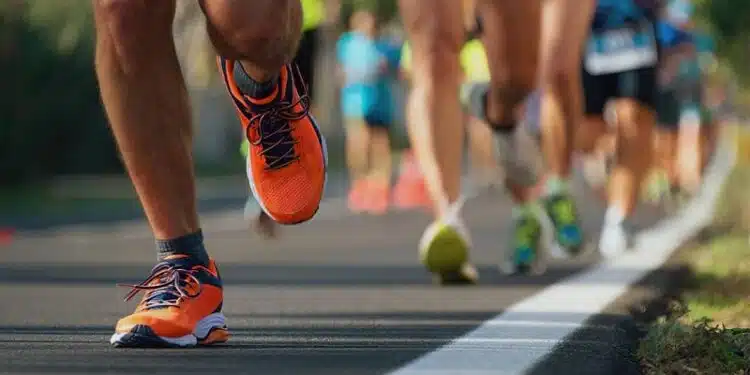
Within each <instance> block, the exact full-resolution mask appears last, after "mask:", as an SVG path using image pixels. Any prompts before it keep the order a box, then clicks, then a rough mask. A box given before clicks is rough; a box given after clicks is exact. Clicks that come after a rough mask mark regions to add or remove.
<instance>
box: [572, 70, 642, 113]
mask: <svg viewBox="0 0 750 375" xmlns="http://www.w3.org/2000/svg"><path fill="white" fill-rule="evenodd" d="M582 70H583V74H582V76H583V93H584V98H585V111H586V112H585V113H586V115H588V116H602V115H603V114H604V107H605V106H606V105H607V103H608V102H609V101H610V100H614V99H635V100H637V101H638V102H640V103H641V104H642V105H645V106H647V107H649V108H651V109H654V110H655V109H656V108H657V92H656V91H657V90H656V67H647V68H641V69H636V70H631V71H626V72H620V73H610V74H603V75H597V76H595V75H592V74H590V73H589V72H587V71H586V69H582Z"/></svg>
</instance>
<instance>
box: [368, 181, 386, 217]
mask: <svg viewBox="0 0 750 375" xmlns="http://www.w3.org/2000/svg"><path fill="white" fill-rule="evenodd" d="M365 200H366V211H367V212H368V213H369V214H371V215H384V214H386V213H387V212H388V205H389V204H390V186H388V183H371V184H370V186H369V187H368V189H367V195H366V197H365Z"/></svg>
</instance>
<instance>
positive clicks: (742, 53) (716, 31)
mask: <svg viewBox="0 0 750 375" xmlns="http://www.w3.org/2000/svg"><path fill="white" fill-rule="evenodd" d="M695 3H696V6H697V16H698V22H699V23H700V24H701V25H702V26H704V27H706V28H707V29H708V30H709V31H710V33H711V35H712V36H713V38H714V40H715V42H716V49H717V51H716V53H717V56H718V59H719V61H718V66H717V73H718V74H719V75H723V76H725V77H727V76H729V75H731V76H733V77H735V78H736V82H737V83H738V86H739V90H740V94H741V95H742V96H743V97H744V98H740V99H741V101H748V99H750V90H748V89H747V88H748V87H750V22H749V21H750V1H748V0H696V1H695ZM725 79H726V78H725ZM726 80H728V79H726Z"/></svg>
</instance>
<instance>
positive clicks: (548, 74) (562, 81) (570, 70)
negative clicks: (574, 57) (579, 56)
mask: <svg viewBox="0 0 750 375" xmlns="http://www.w3.org/2000/svg"><path fill="white" fill-rule="evenodd" d="M579 70H580V63H576V64H568V63H565V62H564V61H561V62H560V63H554V64H545V65H544V66H543V67H542V69H541V76H540V81H541V82H540V86H542V87H544V89H545V90H550V91H551V92H562V93H568V92H570V88H572V87H574V85H581V78H580V77H581V75H580V72H579Z"/></svg>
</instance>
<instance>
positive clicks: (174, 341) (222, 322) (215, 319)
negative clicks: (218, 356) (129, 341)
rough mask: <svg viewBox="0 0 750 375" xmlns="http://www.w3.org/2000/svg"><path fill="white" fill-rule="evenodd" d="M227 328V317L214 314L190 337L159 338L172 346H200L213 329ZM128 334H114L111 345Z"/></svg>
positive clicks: (202, 321) (199, 324)
mask: <svg viewBox="0 0 750 375" xmlns="http://www.w3.org/2000/svg"><path fill="white" fill-rule="evenodd" d="M225 326H226V317H225V316H224V314H222V313H214V314H211V315H208V316H206V317H205V318H203V319H201V320H200V321H199V322H198V324H196V325H195V329H194V330H193V333H192V334H190V335H185V336H182V337H164V336H158V337H159V339H160V340H163V341H164V342H167V343H169V344H171V345H176V346H195V345H198V340H199V339H201V340H202V339H205V338H206V337H208V334H209V333H211V330H212V329H214V328H221V327H225ZM127 334H129V332H125V333H114V334H113V335H112V337H111V338H110V339H109V342H110V344H115V343H117V342H119V341H120V340H122V338H123V337H125V335H127Z"/></svg>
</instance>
